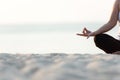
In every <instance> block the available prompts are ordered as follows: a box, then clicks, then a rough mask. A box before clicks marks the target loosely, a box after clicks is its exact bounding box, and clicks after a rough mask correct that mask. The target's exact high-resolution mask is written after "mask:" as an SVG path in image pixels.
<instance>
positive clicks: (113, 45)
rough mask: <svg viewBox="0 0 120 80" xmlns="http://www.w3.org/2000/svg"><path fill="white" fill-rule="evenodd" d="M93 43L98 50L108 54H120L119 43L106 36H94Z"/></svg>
mask: <svg viewBox="0 0 120 80" xmlns="http://www.w3.org/2000/svg"><path fill="white" fill-rule="evenodd" d="M94 42H95V45H96V46H97V47H98V48H100V49H102V50H103V51H105V52H106V53H108V54H120V41H119V40H117V39H115V38H113V37H111V36H109V35H107V34H98V35H96V36H95V37H94Z"/></svg>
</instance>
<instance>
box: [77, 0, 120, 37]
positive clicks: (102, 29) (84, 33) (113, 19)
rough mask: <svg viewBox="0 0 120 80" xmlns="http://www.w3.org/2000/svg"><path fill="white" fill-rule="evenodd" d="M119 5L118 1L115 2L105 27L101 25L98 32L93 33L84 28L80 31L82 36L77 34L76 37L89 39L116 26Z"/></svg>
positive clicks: (119, 1)
mask: <svg viewBox="0 0 120 80" xmlns="http://www.w3.org/2000/svg"><path fill="white" fill-rule="evenodd" d="M119 4H120V0H116V1H115V4H114V7H113V11H112V14H111V17H110V19H109V21H108V22H107V23H106V24H105V25H103V26H102V27H100V28H99V29H98V30H96V31H94V32H91V31H89V30H87V28H84V29H83V31H82V34H80V33H77V35H79V36H84V37H90V36H95V35H97V34H101V33H104V32H107V31H109V30H111V29H112V28H113V27H114V26H115V25H116V24H117V21H118V16H119Z"/></svg>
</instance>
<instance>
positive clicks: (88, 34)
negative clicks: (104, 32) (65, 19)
mask: <svg viewBox="0 0 120 80" xmlns="http://www.w3.org/2000/svg"><path fill="white" fill-rule="evenodd" d="M77 35H78V36H84V37H87V38H89V37H90V36H94V35H95V34H94V32H91V31H89V30H88V29H87V28H84V29H83V31H82V34H80V33H77Z"/></svg>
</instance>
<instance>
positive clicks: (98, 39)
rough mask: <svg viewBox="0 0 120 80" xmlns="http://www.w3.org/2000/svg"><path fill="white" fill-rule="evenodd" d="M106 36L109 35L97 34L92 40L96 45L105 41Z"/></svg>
mask: <svg viewBox="0 0 120 80" xmlns="http://www.w3.org/2000/svg"><path fill="white" fill-rule="evenodd" d="M107 37H109V36H108V35H107V34H98V35H96V36H95V37H94V42H95V44H96V46H97V45H99V44H102V43H103V42H106V41H107V39H106V38H107Z"/></svg>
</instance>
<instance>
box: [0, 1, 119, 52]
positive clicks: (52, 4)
mask: <svg viewBox="0 0 120 80" xmlns="http://www.w3.org/2000/svg"><path fill="white" fill-rule="evenodd" d="M114 1H115V0H109V1H108V0H1V1H0V53H25V54H28V53H39V54H44V53H68V54H72V53H80V54H85V53H89V54H96V53H104V52H103V51H101V50H100V49H98V48H96V47H95V45H94V42H93V38H89V39H86V38H84V37H80V36H76V33H78V32H79V33H81V31H82V29H83V27H87V28H88V29H90V30H91V31H95V30H96V29H98V28H99V27H101V26H102V25H104V24H105V23H107V21H108V20H109V18H110V15H111V11H112V9H113V4H114ZM117 29H118V27H116V28H114V29H113V30H112V31H110V32H109V34H110V35H112V36H114V37H115V38H117V33H118V30H117Z"/></svg>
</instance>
